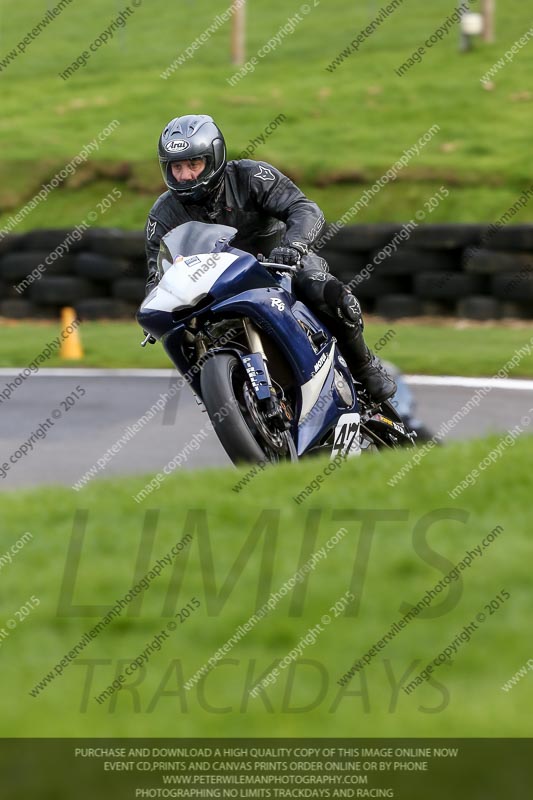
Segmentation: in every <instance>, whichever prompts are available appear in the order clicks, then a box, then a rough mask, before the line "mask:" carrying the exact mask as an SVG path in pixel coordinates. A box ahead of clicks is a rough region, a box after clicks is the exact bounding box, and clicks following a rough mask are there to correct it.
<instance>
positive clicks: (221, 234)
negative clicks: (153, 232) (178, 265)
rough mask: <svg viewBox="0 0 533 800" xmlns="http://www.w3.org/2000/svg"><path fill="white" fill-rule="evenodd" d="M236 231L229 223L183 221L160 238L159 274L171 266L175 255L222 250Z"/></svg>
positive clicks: (192, 254)
mask: <svg viewBox="0 0 533 800" xmlns="http://www.w3.org/2000/svg"><path fill="white" fill-rule="evenodd" d="M236 233H237V229H236V228H231V227H229V225H212V224H209V223H207V222H185V223H183V225H178V227H177V228H174V229H173V230H171V231H170V232H169V233H167V234H166V235H165V236H163V238H162V239H161V244H160V250H159V257H158V266H159V269H160V272H161V274H162V273H163V272H166V271H167V269H168V268H169V267H170V266H172V264H173V263H174V260H175V259H176V257H177V256H194V255H196V254H197V253H213V252H219V251H220V250H224V249H225V247H226V245H227V244H228V243H229V242H230V241H231V240H232V239H233V237H234V236H235V234H236Z"/></svg>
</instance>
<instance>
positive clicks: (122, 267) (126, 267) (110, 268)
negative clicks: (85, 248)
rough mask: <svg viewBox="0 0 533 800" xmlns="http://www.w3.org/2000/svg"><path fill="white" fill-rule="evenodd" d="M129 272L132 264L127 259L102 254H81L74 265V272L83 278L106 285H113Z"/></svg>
mask: <svg viewBox="0 0 533 800" xmlns="http://www.w3.org/2000/svg"><path fill="white" fill-rule="evenodd" d="M129 271H130V262H129V261H128V260H127V259H126V258H110V257H109V256H103V255H101V254H100V253H80V254H79V255H78V256H76V261H75V264H74V272H75V273H76V275H79V276H80V277H81V278H89V280H95V281H105V282H106V283H113V281H116V280H118V279H119V278H122V277H124V276H125V275H127V274H128V273H129Z"/></svg>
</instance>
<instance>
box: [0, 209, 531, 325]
mask: <svg viewBox="0 0 533 800" xmlns="http://www.w3.org/2000/svg"><path fill="white" fill-rule="evenodd" d="M494 227H495V226H493V225H492V226H490V225H482V224H452V223H450V224H435V225H419V226H417V227H416V229H414V230H407V225H402V224H400V223H398V224H373V225H350V226H346V227H344V228H342V229H341V230H339V231H337V232H336V233H333V231H332V229H331V228H329V227H327V228H326V230H325V232H324V233H323V234H322V236H321V239H320V240H319V241H320V242H321V243H322V246H321V247H320V250H319V253H320V255H321V256H323V257H324V258H325V259H326V261H327V262H328V264H329V267H330V271H331V272H332V273H333V274H334V275H336V276H337V277H338V278H340V279H341V280H342V281H343V282H344V283H346V284H349V285H350V288H351V289H352V291H353V293H354V294H355V295H356V296H357V297H358V298H359V300H360V302H361V305H362V307H363V310H364V311H365V312H367V313H375V314H378V315H380V316H383V317H386V318H388V319H398V318H400V317H417V316H421V315H432V316H435V315H441V316H458V317H466V318H470V319H477V320H485V319H501V318H519V319H533V225H514V226H511V225H508V226H505V227H504V228H500V229H497V230H495V229H494ZM71 234H72V231H70V230H69V229H57V230H35V231H31V232H29V233H25V234H10V235H8V236H6V237H4V238H3V239H2V240H0V317H10V318H18V319H23V318H31V317H34V318H43V317H44V318H51V317H52V318H55V317H57V316H59V312H60V309H61V308H62V307H64V306H66V305H71V306H74V308H75V309H76V311H77V313H78V315H79V316H80V318H82V319H101V318H108V319H109V318H111V319H113V318H116V319H127V318H130V319H132V318H133V317H134V315H135V312H136V310H137V308H138V306H139V304H140V302H141V300H142V299H143V297H144V286H145V280H146V259H145V254H144V233H143V232H142V231H123V230H118V229H110V228H100V229H97V228H93V229H90V230H87V231H84V232H83V233H79V232H78V236H77V238H76V240H75V241H73V238H74V237H73V236H72V235H71Z"/></svg>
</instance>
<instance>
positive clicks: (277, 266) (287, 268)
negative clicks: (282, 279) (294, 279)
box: [258, 259, 300, 272]
mask: <svg viewBox="0 0 533 800" xmlns="http://www.w3.org/2000/svg"><path fill="white" fill-rule="evenodd" d="M258 261H259V259H258ZM260 264H261V265H262V266H263V267H267V269H277V270H280V271H281V272H299V271H300V267H292V266H289V264H276V263H275V262H274V261H260Z"/></svg>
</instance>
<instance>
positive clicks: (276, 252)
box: [268, 242, 309, 267]
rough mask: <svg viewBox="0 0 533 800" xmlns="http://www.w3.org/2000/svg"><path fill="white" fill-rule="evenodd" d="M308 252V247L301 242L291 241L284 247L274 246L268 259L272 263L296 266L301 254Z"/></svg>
mask: <svg viewBox="0 0 533 800" xmlns="http://www.w3.org/2000/svg"><path fill="white" fill-rule="evenodd" d="M308 252H309V250H308V247H307V245H306V244H304V243H303V242H292V243H291V244H290V245H286V246H284V247H275V248H274V249H273V250H272V251H271V253H270V255H269V257H268V260H269V261H273V262H274V264H286V265H287V266H289V267H296V266H298V264H299V263H300V261H301V258H302V256H305V255H306V254H307V253H308Z"/></svg>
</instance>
